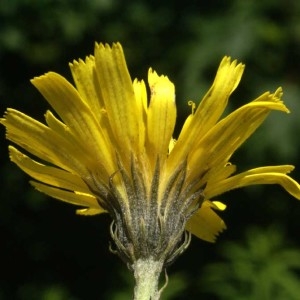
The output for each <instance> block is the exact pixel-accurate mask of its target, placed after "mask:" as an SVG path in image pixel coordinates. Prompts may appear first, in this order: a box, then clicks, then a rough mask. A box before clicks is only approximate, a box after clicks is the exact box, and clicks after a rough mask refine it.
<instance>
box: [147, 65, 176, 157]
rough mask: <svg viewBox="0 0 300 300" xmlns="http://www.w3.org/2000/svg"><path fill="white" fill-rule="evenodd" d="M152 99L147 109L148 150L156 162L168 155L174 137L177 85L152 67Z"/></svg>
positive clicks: (150, 81) (150, 80)
mask: <svg viewBox="0 0 300 300" xmlns="http://www.w3.org/2000/svg"><path fill="white" fill-rule="evenodd" d="M148 81H149V87H150V91H151V99H150V104H149V108H148V111H147V142H148V143H147V148H148V149H147V150H148V151H149V155H151V154H154V157H153V158H154V162H155V161H156V159H157V155H159V157H166V156H167V154H168V148H169V143H170V140H171V139H172V135H173V131H174V126H175V121H176V104H175V87H174V84H173V83H172V82H171V81H170V80H169V79H168V77H166V76H158V75H157V73H156V72H155V71H152V69H150V70H149V73H148Z"/></svg>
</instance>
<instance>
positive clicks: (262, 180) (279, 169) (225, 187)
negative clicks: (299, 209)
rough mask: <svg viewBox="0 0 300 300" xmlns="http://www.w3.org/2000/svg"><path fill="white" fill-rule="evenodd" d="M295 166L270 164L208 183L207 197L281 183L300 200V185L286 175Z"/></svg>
mask: <svg viewBox="0 0 300 300" xmlns="http://www.w3.org/2000/svg"><path fill="white" fill-rule="evenodd" d="M293 169H294V167H293V166H289V165H286V166H270V167H261V168H255V169H251V170H249V171H246V172H243V173H240V174H237V175H235V176H232V177H229V178H227V179H225V180H221V181H217V182H212V183H211V184H210V183H208V185H207V187H206V189H205V195H206V196H207V197H209V198H210V197H214V196H217V195H220V194H222V193H224V192H226V191H229V190H232V189H236V188H240V187H243V186H247V185H254V184H279V185H281V186H282V187H283V188H284V189H285V190H286V191H287V192H288V193H290V194H291V195H292V196H294V197H295V198H297V199H298V200H300V185H299V184H298V183H297V182H296V181H295V180H294V179H292V178H291V177H289V176H288V175H286V174H287V173H289V172H290V171H292V170H293Z"/></svg>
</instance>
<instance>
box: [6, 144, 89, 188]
mask: <svg viewBox="0 0 300 300" xmlns="http://www.w3.org/2000/svg"><path fill="white" fill-rule="evenodd" d="M9 154H10V159H11V161H13V162H14V163H15V164H17V165H18V167H19V168H20V169H22V170H23V171H24V172H25V173H27V174H28V175H30V176H31V177H32V178H34V179H36V180H39V181H41V182H43V183H46V184H48V185H52V186H54V187H58V188H62V189H65V190H70V191H78V192H83V193H90V191H89V189H88V187H87V186H86V184H85V183H84V182H83V181H82V179H81V178H80V177H79V176H77V175H74V174H71V173H69V172H66V171H64V170H62V169H58V168H55V167H52V166H46V165H43V164H41V163H38V162H36V161H34V160H32V159H31V158H29V157H28V156H26V155H25V154H23V153H21V152H20V151H18V150H17V149H16V148H14V147H12V146H9Z"/></svg>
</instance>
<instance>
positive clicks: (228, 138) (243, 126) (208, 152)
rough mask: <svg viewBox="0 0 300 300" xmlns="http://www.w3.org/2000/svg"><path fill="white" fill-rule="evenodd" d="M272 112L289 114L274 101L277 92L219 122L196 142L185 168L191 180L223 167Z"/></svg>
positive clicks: (276, 99) (247, 105) (251, 103)
mask: <svg viewBox="0 0 300 300" xmlns="http://www.w3.org/2000/svg"><path fill="white" fill-rule="evenodd" d="M271 110H280V111H284V112H288V110H287V108H286V107H285V105H284V104H283V103H282V102H281V101H280V100H279V99H278V98H277V92H276V93H275V94H269V93H265V94H263V95H262V96H260V97H259V98H258V99H256V100H254V101H252V102H250V103H249V104H246V105H244V106H242V107H241V108H239V109H237V110H235V111H234V112H233V113H231V114H230V115H228V116H227V117H226V118H224V119H222V120H221V121H220V122H218V123H217V124H216V125H215V126H214V127H213V128H211V130H210V131H209V132H208V133H207V134H206V135H205V137H204V138H203V139H201V140H200V142H198V147H197V149H196V150H195V151H194V153H191V154H190V160H189V161H188V164H189V166H190V168H191V177H193V176H197V174H198V173H199V171H198V170H197V169H202V170H206V169H209V168H211V167H213V166H217V165H220V164H221V165H222V164H224V163H226V162H227V161H228V159H229V158H230V157H231V155H232V154H233V153H234V152H235V151H236V149H237V148H238V147H239V146H240V145H241V144H243V143H244V142H245V140H246V139H248V138H249V136H250V135H251V134H252V133H253V132H254V131H255V130H256V129H257V128H258V127H259V126H260V125H261V124H262V122H263V121H264V120H265V118H266V117H267V116H268V114H269V113H270V111H271ZM173 151H174V150H173Z"/></svg>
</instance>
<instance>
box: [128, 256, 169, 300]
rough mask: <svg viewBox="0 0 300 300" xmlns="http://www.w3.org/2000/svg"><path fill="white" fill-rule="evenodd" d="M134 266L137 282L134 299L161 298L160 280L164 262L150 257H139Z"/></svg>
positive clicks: (148, 299)
mask: <svg viewBox="0 0 300 300" xmlns="http://www.w3.org/2000/svg"><path fill="white" fill-rule="evenodd" d="M132 267H133V270H134V277H135V284H136V285H135V288H134V300H159V298H160V292H161V291H159V290H158V282H159V276H160V273H161V271H162V267H163V262H162V261H155V260H154V259H153V258H151V257H150V258H145V259H138V260H137V261H136V262H135V263H134V264H133V266H132Z"/></svg>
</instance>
